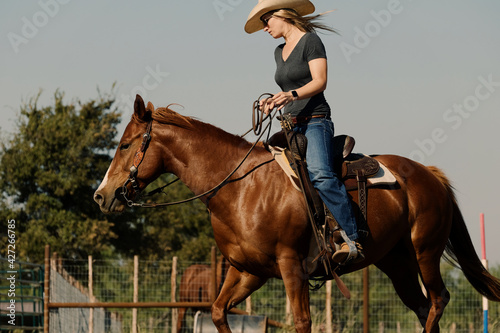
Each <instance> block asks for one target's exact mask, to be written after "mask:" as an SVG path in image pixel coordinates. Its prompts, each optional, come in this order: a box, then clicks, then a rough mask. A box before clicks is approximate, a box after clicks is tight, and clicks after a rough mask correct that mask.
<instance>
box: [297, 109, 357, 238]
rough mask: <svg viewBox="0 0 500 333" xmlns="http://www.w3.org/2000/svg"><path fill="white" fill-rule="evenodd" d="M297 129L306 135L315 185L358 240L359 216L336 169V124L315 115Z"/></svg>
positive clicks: (307, 155)
mask: <svg viewBox="0 0 500 333" xmlns="http://www.w3.org/2000/svg"><path fill="white" fill-rule="evenodd" d="M294 131H296V132H299V133H302V134H304V135H305V136H306V138H307V152H306V160H307V170H308V171H309V177H310V178H311V182H312V184H313V186H314V187H315V188H316V189H317V190H318V192H319V195H320V197H321V199H322V200H323V202H324V203H325V205H326V207H327V208H328V209H329V210H330V212H331V213H332V214H333V216H334V217H335V219H336V220H337V222H338V223H339V224H340V226H341V227H342V229H344V231H345V232H346V234H347V237H349V239H350V240H352V241H355V240H356V239H358V233H357V226H356V219H355V218H354V214H353V211H352V207H351V201H350V199H349V197H348V196H347V191H346V189H345V186H344V184H343V183H342V182H341V181H340V180H339V178H338V176H337V175H336V174H335V171H334V170H333V151H332V141H333V134H334V127H333V123H332V121H331V120H330V119H329V118H313V119H311V120H310V121H309V122H307V123H304V124H298V125H297V126H296V127H295V128H294Z"/></svg>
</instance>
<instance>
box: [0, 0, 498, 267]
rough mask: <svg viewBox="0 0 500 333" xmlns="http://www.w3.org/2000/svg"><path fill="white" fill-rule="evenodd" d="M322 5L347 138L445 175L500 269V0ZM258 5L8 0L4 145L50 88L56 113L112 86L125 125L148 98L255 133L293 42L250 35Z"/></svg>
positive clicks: (333, 85) (0, 89) (3, 48)
mask: <svg viewBox="0 0 500 333" xmlns="http://www.w3.org/2000/svg"><path fill="white" fill-rule="evenodd" d="M313 2H314V4H315V5H316V9H317V12H318V13H319V12H324V11H328V10H332V9H336V11H335V12H333V13H330V14H328V15H327V16H325V18H324V19H323V23H326V24H328V25H331V26H332V27H334V28H337V29H338V30H339V32H340V36H339V35H334V34H331V33H324V34H320V37H321V38H322V40H323V42H324V44H325V46H326V48H327V53H328V58H329V84H328V88H327V91H326V97H327V100H328V101H329V103H330V105H331V107H332V110H333V120H334V122H335V127H336V133H337V134H350V135H351V136H354V137H355V138H356V142H357V144H356V147H355V151H357V152H363V153H367V154H384V153H389V154H398V155H402V156H406V157H410V158H413V159H415V160H417V161H419V162H422V163H424V164H426V165H436V166H438V167H440V168H442V169H443V170H444V171H445V173H446V174H447V175H448V177H449V178H450V179H451V180H452V182H453V184H454V186H455V188H456V194H457V197H458V200H459V204H460V206H461V209H462V212H463V214H464V217H465V219H466V221H467V225H468V227H469V232H470V234H471V237H472V240H473V242H474V244H475V245H476V250H477V252H478V253H479V254H480V252H481V251H480V234H479V214H480V213H484V214H485V217H486V232H487V234H486V247H487V254H488V259H489V261H490V265H491V264H493V265H496V264H500V242H499V241H498V237H499V236H500V210H499V209H498V206H497V205H498V204H499V202H498V198H499V195H498V192H499V189H498V188H499V185H500V180H499V178H498V170H500V157H499V155H498V153H499V151H500V149H499V148H498V144H499V142H500V140H499V139H500V134H499V132H500V130H499V125H500V110H499V106H500V61H499V59H500V40H499V37H498V36H499V35H500V20H499V19H498V18H499V17H500V2H499V1H497V0H479V1H466V0H441V1H416V0H400V1H398V0H389V1H388V0H372V1H347V0H343V1H332V0H317V1H313ZM256 3H257V1H256V0H255V1H254V0H252V1H250V0H245V1H243V0H205V1H193V0H162V1H97V0H90V1H76V0H72V1H70V0H40V1H3V2H2V5H1V7H2V9H1V10H0V55H1V61H0V94H1V95H0V97H1V98H0V101H1V102H0V131H1V133H0V137H5V136H6V135H7V134H8V133H10V132H12V131H13V130H14V129H15V126H14V122H15V119H16V117H17V113H18V110H19V105H20V104H21V102H22V101H23V100H26V99H28V98H29V97H32V96H34V95H35V94H37V93H38V91H39V90H40V89H42V90H43V94H42V97H41V99H40V104H43V105H45V104H49V103H50V102H51V100H52V95H53V92H54V91H55V90H56V89H58V88H59V89H61V90H63V91H64V92H65V93H66V98H67V100H68V101H71V100H73V99H76V98H79V99H81V100H83V101H85V100H86V99H88V98H92V97H95V96H97V88H99V89H100V90H101V91H110V89H111V86H112V84H113V82H116V83H117V90H118V97H119V98H118V101H119V106H120V108H121V110H122V112H123V114H124V117H123V118H124V123H126V122H128V120H129V117H130V115H131V112H132V101H133V98H134V96H135V94H136V93H140V94H141V95H142V96H143V98H144V99H145V100H146V101H148V100H149V101H151V102H152V103H153V104H154V105H155V106H166V105H167V104H170V103H179V104H182V105H183V106H184V109H183V110H182V111H180V112H181V113H183V114H185V115H190V116H195V117H198V118H200V119H201V120H203V121H206V122H209V123H212V124H214V125H216V126H219V127H221V128H223V129H225V130H226V131H228V132H231V133H235V134H241V133H244V132H245V131H246V130H247V129H249V128H250V126H251V112H250V111H251V103H252V102H253V100H255V99H256V98H257V97H258V96H259V95H260V94H261V93H263V92H271V93H272V92H278V88H277V86H276V84H275V83H274V69H275V64H274V58H273V51H274V48H275V46H276V45H277V44H278V43H281V42H282V41H281V40H279V41H277V40H274V39H272V37H270V36H269V35H267V34H266V33H264V32H262V31H261V32H258V33H255V34H252V35H248V34H246V33H245V32H244V30H243V26H244V23H245V21H246V18H247V16H248V13H249V12H250V10H251V9H252V8H253V6H254V5H255V4H256ZM123 127H124V126H123V125H122V126H121V130H122V131H123ZM276 129H277V128H276ZM251 139H252V138H250V140H251Z"/></svg>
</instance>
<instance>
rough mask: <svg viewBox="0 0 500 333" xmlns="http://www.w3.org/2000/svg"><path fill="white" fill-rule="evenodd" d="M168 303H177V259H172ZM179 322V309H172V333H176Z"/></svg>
mask: <svg viewBox="0 0 500 333" xmlns="http://www.w3.org/2000/svg"><path fill="white" fill-rule="evenodd" d="M170 287H171V291H170V301H171V302H177V300H176V294H177V257H173V259H172V274H171V277H170ZM178 320H179V309H178V308H172V333H177V321H178Z"/></svg>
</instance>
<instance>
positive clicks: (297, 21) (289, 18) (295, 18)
mask: <svg viewBox="0 0 500 333" xmlns="http://www.w3.org/2000/svg"><path fill="white" fill-rule="evenodd" d="M327 13H329V12H325V13H321V14H317V15H312V16H301V15H299V14H298V13H297V12H296V11H295V10H294V9H291V8H283V9H278V10H276V11H272V12H271V14H272V15H273V16H275V17H279V18H282V19H284V20H285V22H287V23H289V24H291V25H294V26H296V27H297V28H299V29H300V30H301V31H303V32H316V29H322V30H327V31H330V32H333V33H336V34H338V32H337V30H335V29H333V28H331V27H329V26H327V25H325V24H322V23H319V22H317V21H318V18H320V17H321V16H323V15H324V14H327Z"/></svg>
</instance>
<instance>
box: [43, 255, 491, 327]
mask: <svg viewBox="0 0 500 333" xmlns="http://www.w3.org/2000/svg"><path fill="white" fill-rule="evenodd" d="M62 266H63V267H64V270H65V271H66V272H67V274H68V275H69V276H72V278H74V280H75V281H78V283H79V284H80V286H82V288H81V292H82V293H83V294H85V293H87V295H88V288H87V289H86V287H84V286H88V284H89V264H88V261H74V260H73V261H72V260H65V261H63V262H62ZM193 266H199V267H210V263H209V262H204V263H199V262H178V263H177V265H176V267H175V270H176V271H177V274H176V275H174V276H173V275H172V270H173V263H172V261H139V263H138V279H137V282H136V284H137V286H136V288H135V290H136V296H135V298H136V301H138V302H170V301H179V300H180V297H179V294H180V289H181V288H184V286H181V280H182V277H183V275H184V274H186V272H187V271H188V270H189V267H193ZM200 269H201V268H200ZM202 271H203V270H200V271H199V272H200V273H199V274H195V275H200V274H202V273H201V272H202ZM442 271H443V277H444V280H445V283H446V285H447V288H448V289H449V291H450V293H451V295H452V298H451V301H450V303H449V304H448V306H447V308H446V310H445V313H444V316H443V318H442V319H441V321H440V324H441V325H440V326H441V331H442V332H450V333H471V332H482V331H483V311H482V300H481V296H480V295H479V294H478V293H477V292H476V291H475V290H473V288H472V287H471V286H470V285H469V284H468V282H467V281H466V280H465V278H464V277H463V275H462V273H461V272H460V271H459V270H458V269H456V268H453V267H451V266H449V265H448V264H445V263H443V268H442ZM369 272H370V277H369V285H370V290H369V302H370V303H369V314H370V317H369V329H370V332H380V333H381V332H397V333H415V332H421V330H422V328H421V326H420V324H419V322H418V320H417V318H416V316H415V314H414V313H413V312H411V311H410V310H408V309H407V308H406V307H405V306H404V305H403V303H402V302H401V301H400V300H399V298H398V296H397V295H396V292H395V291H394V289H393V287H392V284H391V282H390V281H389V279H388V278H387V277H386V276H385V275H384V274H383V273H382V272H380V271H379V270H377V269H375V268H374V267H373V266H372V267H371V268H370V271H369ZM133 273H134V262H133V260H117V261H93V265H92V280H93V281H92V282H93V296H94V297H95V301H96V302H133V301H134V279H133V276H134V274H133ZM497 273H498V272H497ZM497 275H498V274H497ZM172 276H173V279H174V283H172ZM219 276H220V272H219ZM66 278H67V277H66ZM342 279H343V280H344V282H345V283H346V285H347V286H348V288H349V289H350V292H351V296H352V297H351V299H350V300H347V299H345V298H344V297H343V296H342V295H341V293H340V291H339V290H337V289H336V288H335V286H334V287H333V288H332V294H331V299H332V306H331V309H330V310H329V308H328V307H327V305H326V301H325V300H326V297H327V295H326V288H325V287H321V288H320V289H319V290H316V291H312V292H311V296H310V299H311V302H310V303H311V306H310V308H311V315H312V321H313V332H320V333H323V332H325V333H340V332H343V333H344V332H359V333H361V332H363V274H362V272H355V273H351V274H349V275H346V276H343V277H342ZM65 288H67V287H65V286H64V283H63V282H60V281H59V280H53V282H52V283H51V301H52V302H55V301H59V299H60V297H64V300H65V301H66V300H67V301H68V302H75V301H77V297H76V296H72V294H70V292H68V291H67V290H66V289H65ZM204 288H210V286H208V287H202V286H201V285H200V284H195V285H194V290H192V293H193V294H194V295H195V298H196V297H198V299H194V300H193V299H190V301H204V300H205V298H204V297H206V296H204V295H205V292H207V293H208V291H206V290H205V289H204ZM56 298H57V299H56ZM88 299H89V298H88V297H87V298H86V300H84V301H88ZM238 308H239V309H241V310H245V311H247V312H251V313H252V314H258V315H265V316H267V317H268V318H269V319H272V320H274V321H277V322H280V323H283V324H290V325H292V317H291V314H290V313H289V311H287V302H286V293H285V289H284V286H283V282H282V281H281V280H278V279H271V280H269V281H268V282H267V283H266V284H265V285H264V286H263V287H262V288H261V289H259V290H258V291H256V292H255V293H253V294H252V296H251V302H243V303H242V304H240V305H239V306H238ZM62 310H65V311H64V312H63V311H62ZM196 310H199V309H194V310H193V309H188V310H187V314H186V316H185V317H183V318H182V319H181V321H180V323H181V324H182V325H179V326H177V325H176V321H177V318H178V312H177V310H176V309H172V308H155V309H149V308H139V309H137V310H136V311H137V312H136V314H137V315H136V317H135V319H134V318H133V317H134V314H133V310H132V309H112V310H109V311H108V310H106V311H104V310H102V312H99V313H98V312H95V313H94V316H95V318H94V321H95V320H99V321H100V322H101V323H102V324H100V326H94V327H95V330H94V332H152V333H156V332H175V331H176V330H177V329H179V328H180V329H181V331H182V332H191V331H192V330H193V324H194V322H193V317H194V314H195V311H196ZM205 310H207V309H205ZM96 311H97V309H96ZM328 312H329V313H328ZM63 315H64V316H65V317H67V319H66V320H70V321H73V322H77V321H78V322H81V326H82V327H83V326H85V324H87V325H88V315H89V309H58V311H54V310H52V312H51V321H50V322H51V332H52V327H53V326H52V325H53V323H57V322H58V320H59V321H61V320H62V319H60V318H59V319H57V318H56V316H60V317H61V316H63ZM330 315H331V321H330V323H331V324H329V325H327V318H330V317H329V316H330ZM77 318H79V319H77ZM499 318H500V306H499V305H498V303H490V323H489V328H490V331H491V332H496V331H500V319H499ZM79 325H80V324H79ZM174 326H175V328H174ZM134 327H135V330H134ZM281 330H283V328H275V327H269V328H268V331H270V332H278V331H281ZM76 331H79V330H75V332H76ZM83 331H88V330H87V329H84V330H83ZM54 332H56V331H54ZM66 332H70V331H66Z"/></svg>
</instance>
